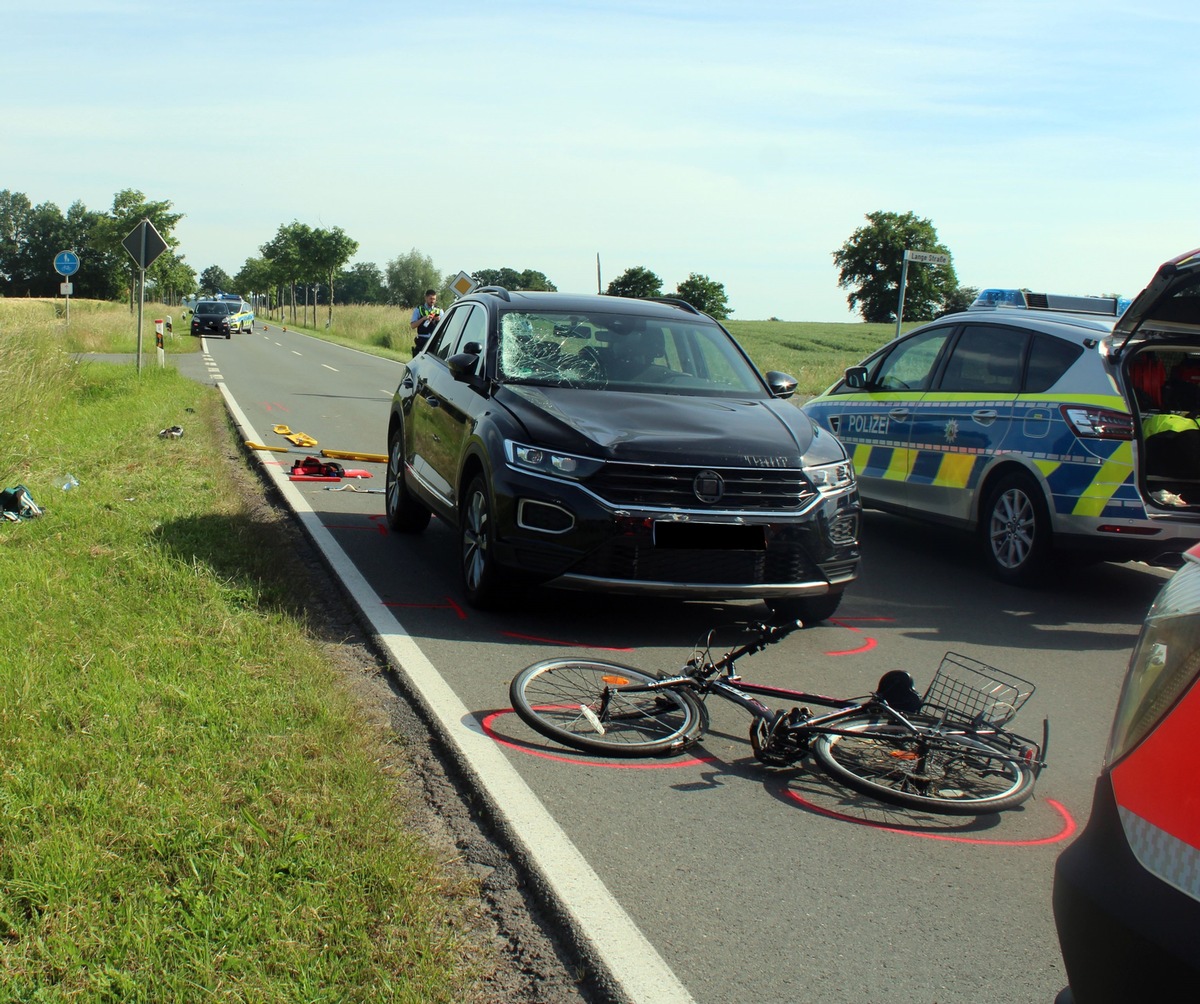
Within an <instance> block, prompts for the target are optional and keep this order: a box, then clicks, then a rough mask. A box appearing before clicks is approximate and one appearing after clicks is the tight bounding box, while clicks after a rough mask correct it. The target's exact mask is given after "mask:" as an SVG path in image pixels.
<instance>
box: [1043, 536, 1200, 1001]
mask: <svg viewBox="0 0 1200 1004" xmlns="http://www.w3.org/2000/svg"><path fill="white" fill-rule="evenodd" d="M1197 737H1200V546H1198V547H1195V548H1193V549H1191V550H1190V551H1188V552H1187V555H1186V559H1185V561H1184V565H1183V567H1182V568H1181V569H1180V570H1179V571H1178V572H1176V573H1175V575H1174V576H1173V577H1172V578H1171V579H1170V580H1169V581H1168V583H1167V584H1166V586H1164V588H1163V590H1162V591H1161V592H1160V594H1159V596H1158V598H1157V599H1156V600H1155V602H1154V604H1153V606H1151V608H1150V612H1149V614H1148V615H1147V617H1146V621H1145V624H1144V625H1143V628H1142V632H1141V635H1140V636H1139V639H1138V642H1137V645H1136V647H1135V648H1134V651H1133V655H1132V657H1131V659H1130V662H1129V669H1128V671H1127V673H1126V676H1125V681H1124V685H1123V687H1122V690H1121V696H1120V699H1119V701H1118V704H1117V713H1116V717H1115V721H1114V724H1113V730H1112V736H1111V738H1110V740H1109V746H1108V752H1107V754H1106V756H1105V764H1104V769H1103V771H1102V773H1101V775H1100V778H1099V780H1098V782H1097V784H1096V792H1095V797H1094V800H1093V804H1092V812H1091V816H1090V818H1089V821H1088V825H1087V827H1086V828H1085V829H1084V831H1083V832H1082V833H1081V834H1080V836H1079V837H1078V838H1077V839H1076V841H1075V843H1073V844H1072V845H1071V846H1070V847H1069V848H1068V849H1067V850H1066V851H1064V852H1063V853H1062V854H1061V855H1060V856H1059V859H1058V862H1057V864H1056V868H1055V875H1054V895H1053V903H1054V919H1055V923H1056V925H1057V928H1058V935H1059V944H1060V946H1061V948H1062V955H1063V961H1064V963H1065V965H1066V970H1067V976H1068V979H1069V981H1070V985H1069V987H1068V988H1066V989H1065V990H1064V991H1063V992H1062V993H1061V994H1059V996H1058V998H1057V1004H1110V1002H1111V1004H1117V1002H1120V1004H1129V1002H1140V1001H1174V1000H1178V1001H1194V1000H1200V784H1197V780H1196V779H1197V777H1200V742H1197Z"/></svg>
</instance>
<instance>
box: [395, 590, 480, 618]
mask: <svg viewBox="0 0 1200 1004" xmlns="http://www.w3.org/2000/svg"><path fill="white" fill-rule="evenodd" d="M383 605H384V606H385V607H405V608H412V609H414V610H453V611H454V612H455V614H457V615H458V619H459V620H460V621H465V620H466V619H467V614H466V611H464V610H463V608H462V607H460V606H459V605H458V604H457V603H455V602H454V601H453V600H452V599H450V597H449V596H447V597H446V602H445V603H400V602H398V601H396V600H384V601H383Z"/></svg>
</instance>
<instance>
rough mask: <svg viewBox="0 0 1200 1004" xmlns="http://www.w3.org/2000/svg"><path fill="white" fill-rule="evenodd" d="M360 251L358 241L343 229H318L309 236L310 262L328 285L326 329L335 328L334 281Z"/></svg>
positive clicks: (314, 311) (314, 304)
mask: <svg viewBox="0 0 1200 1004" xmlns="http://www.w3.org/2000/svg"><path fill="white" fill-rule="evenodd" d="M357 250H358V241H356V240H355V239H354V238H353V237H350V236H349V235H348V234H347V233H346V232H345V231H344V230H342V228H341V227H334V228H333V229H332V230H325V229H324V228H322V227H318V228H316V229H315V230H313V231H312V232H311V233H310V234H309V247H308V255H309V262H310V264H311V265H312V267H313V268H314V269H315V270H316V272H317V275H318V276H319V278H320V279H321V281H322V282H324V283H325V285H326V292H327V293H328V298H327V303H328V306H329V310H328V313H327V314H326V315H325V327H327V328H329V327H332V326H333V296H334V281H335V280H336V279H337V276H338V273H339V272H340V271H341V270H342V268H343V267H345V264H346V262H348V261H349V260H350V259H351V258H353V257H354V252H355V251H357ZM313 317H314V318H315V317H316V303H315V301H314V303H313Z"/></svg>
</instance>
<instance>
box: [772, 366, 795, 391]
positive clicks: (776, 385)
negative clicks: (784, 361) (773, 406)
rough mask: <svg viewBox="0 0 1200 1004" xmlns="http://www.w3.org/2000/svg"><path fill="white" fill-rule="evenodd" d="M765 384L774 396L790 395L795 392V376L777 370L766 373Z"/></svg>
mask: <svg viewBox="0 0 1200 1004" xmlns="http://www.w3.org/2000/svg"><path fill="white" fill-rule="evenodd" d="M767 386H768V387H770V388H771V393H772V394H774V395H775V396H776V397H791V396H792V395H793V394H795V393H796V378H795V377H794V376H789V375H788V374H787V373H780V372H779V371H778V370H771V371H770V372H768V373H767Z"/></svg>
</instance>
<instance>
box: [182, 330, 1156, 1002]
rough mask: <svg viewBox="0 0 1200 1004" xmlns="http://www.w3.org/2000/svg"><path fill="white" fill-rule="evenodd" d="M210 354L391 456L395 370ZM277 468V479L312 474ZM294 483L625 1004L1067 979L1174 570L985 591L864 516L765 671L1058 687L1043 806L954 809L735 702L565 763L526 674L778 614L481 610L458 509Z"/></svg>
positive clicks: (859, 994) (265, 342)
mask: <svg viewBox="0 0 1200 1004" xmlns="http://www.w3.org/2000/svg"><path fill="white" fill-rule="evenodd" d="M399 324H403V319H402V318H399V317H398V325H399ZM206 345H207V354H206V356H205V357H203V358H202V362H201V358H198V359H197V363H196V365H204V366H205V373H206V374H207V378H208V379H211V380H212V381H213V382H216V383H220V384H222V385H223V387H224V392H225V394H226V396H227V398H228V399H229V402H230V407H231V410H232V411H233V413H234V415H235V417H236V418H237V420H238V421H239V422H240V423H242V424H243V426H244V429H245V432H246V438H248V439H250V438H253V439H257V441H259V442H267V443H272V444H278V445H281V446H286V445H289V444H287V443H286V442H285V441H284V440H283V439H282V437H281V436H279V435H276V434H274V433H273V432H271V428H272V426H274V425H275V424H280V423H282V424H286V425H288V426H289V427H290V428H291V429H292V430H293V431H297V432H299V431H302V432H305V433H307V434H309V435H311V436H313V437H315V438H316V439H318V440H319V447H318V449H319V448H321V447H325V448H333V449H342V450H355V451H363V452H369V453H379V454H383V453H385V452H386V442H385V438H386V426H387V414H388V402H389V400H390V397H391V393H392V391H393V389H394V387H395V385H396V382H397V379H398V370H399V366H398V364H396V363H393V362H389V361H386V360H381V359H378V358H375V357H372V356H369V355H366V354H364V353H360V352H356V351H353V350H348V349H342V348H339V347H337V346H333V345H329V344H327V343H324V342H322V341H320V340H317V339H313V338H310V337H308V336H305V335H302V334H299V333H296V332H292V331H284V330H283V329H282V328H281V327H280V326H278V325H275V324H271V325H269V326H268V327H266V328H265V329H264V328H263V327H262V326H261V325H260V326H259V328H258V329H256V331H255V332H254V333H253V334H251V335H245V336H241V337H239V336H236V335H235V336H234V338H233V339H231V340H229V341H227V342H226V341H218V342H208V343H206ZM264 456H265V457H266V462H267V463H268V464H269V465H271V466H273V467H274V468H275V469H276V470H283V469H285V468H286V467H287V466H290V463H291V461H292V460H293V459H294V457H292V456H289V455H285V454H276V455H271V456H267V455H264ZM348 465H349V462H348ZM353 466H362V467H365V468H367V469H369V470H371V471H372V472H373V473H374V477H373V478H372V479H370V480H363V481H358V482H353V484H354V485H355V486H356V487H358V488H361V489H375V490H378V489H382V487H383V480H384V478H383V476H384V469H383V467H382V465H378V464H377V465H371V464H358V463H354V464H353ZM283 485H284V488H285V493H286V494H288V497H289V499H290V500H291V501H292V503H293V505H294V506H295V507H296V508H297V510H298V515H299V517H300V518H301V519H303V520H304V521H305V522H306V525H307V526H308V527H309V529H310V532H312V533H314V536H315V538H316V539H317V542H318V544H320V545H321V546H323V547H325V548H326V550H327V551H328V552H329V553H330V554H331V555H332V560H333V563H334V567H335V569H336V570H337V571H338V572H339V574H340V575H342V577H343V579H344V580H346V581H347V582H348V584H349V586H350V588H351V589H352V590H353V591H355V594H356V595H357V596H358V597H359V603H360V607H362V608H363V610H364V613H365V614H366V616H367V617H368V618H369V619H370V620H371V623H372V624H373V625H374V626H375V630H376V633H377V635H378V636H379V638H380V639H381V642H382V643H383V644H384V645H385V646H386V647H388V648H389V649H390V651H391V653H392V657H393V659H394V661H396V662H397V663H398V664H399V665H400V666H401V671H402V672H403V673H404V674H405V676H406V678H407V679H408V681H409V683H410V685H411V686H413V687H416V688H417V689H418V690H420V691H421V692H422V693H424V694H425V696H426V699H427V701H428V702H429V706H430V707H431V708H432V709H433V712H434V714H436V715H437V716H438V717H439V718H440V720H441V722H442V723H443V727H444V728H445V731H446V733H447V736H448V739H449V741H450V742H451V743H452V744H453V745H454V746H455V747H456V748H457V749H458V750H459V754H460V755H461V756H462V757H463V759H464V761H465V762H466V766H467V771H468V773H469V774H470V775H471V776H474V777H475V778H476V779H477V782H478V784H479V785H480V788H481V791H482V792H483V793H484V794H483V797H484V799H485V801H487V802H488V803H489V804H491V805H492V806H493V808H494V809H495V810H496V811H498V812H499V813H501V814H502V815H503V817H504V820H505V821H506V825H507V827H508V829H509V832H511V833H512V835H513V837H514V839H515V840H516V841H517V842H518V844H519V845H521V846H523V847H524V848H525V850H526V851H527V853H528V854H529V856H530V859H531V863H532V866H533V867H534V869H535V871H537V872H538V874H539V875H540V876H541V878H542V880H543V881H544V882H545V883H546V885H547V886H548V888H549V889H550V890H551V891H552V893H553V894H554V895H556V896H558V897H561V898H562V899H563V901H564V904H565V909H566V910H567V912H568V913H569V914H570V915H571V916H572V918H573V919H574V922H575V924H576V925H577V927H578V928H579V929H580V930H582V931H583V933H584V934H585V935H586V937H588V938H589V939H592V941H593V942H594V944H595V945H596V954H597V957H598V958H599V959H600V960H601V961H602V962H603V964H604V965H606V966H609V967H610V969H611V973H612V985H613V986H614V988H615V989H614V993H615V994H617V995H618V996H621V997H623V998H625V999H627V1000H629V1001H637V1002H639V1004H642V1002H644V1004H651V1002H666V1001H678V1002H687V1001H698V1002H703V1004H710V1002H711V1004H725V1002H731V1004H732V1002H735V1001H736V1002H742V1001H746V1000H757V1001H811V1002H830V1004H833V1002H855V1004H863V1002H884V1001H887V1002H913V1004H917V1002H939V1004H948V1002H965V1001H989V1002H1010V1001H1011V1002H1031V1004H1032V1002H1049V1001H1052V1000H1053V998H1054V995H1055V994H1056V993H1057V992H1058V990H1060V989H1061V988H1062V986H1063V985H1064V983H1065V976H1064V974H1063V970H1062V965H1061V960H1060V956H1059V952H1058V946H1057V940H1056V937H1055V933H1054V925H1053V918H1052V915H1051V909H1050V888H1051V877H1052V871H1053V866H1054V861H1055V859H1056V857H1057V855H1058V854H1059V852H1060V851H1061V850H1062V849H1063V848H1064V847H1065V846H1066V845H1067V843H1068V842H1069V841H1070V839H1071V838H1072V836H1073V835H1074V834H1075V833H1077V832H1078V828H1079V827H1081V826H1082V825H1083V824H1084V823H1085V822H1086V819H1087V814H1088V811H1089V808H1090V803H1091V793H1092V785H1093V782H1094V779H1095V776H1096V772H1097V769H1098V767H1099V764H1100V761H1101V757H1102V755H1103V752H1104V746H1105V742H1106V740H1107V736H1108V730H1109V727H1110V724H1111V720H1112V714H1113V709H1114V705H1115V700H1116V696H1117V691H1118V689H1119V685H1120V680H1121V677H1122V674H1123V672H1124V669H1125V665H1126V663H1127V661H1128V658H1129V652H1130V649H1131V647H1132V643H1133V640H1134V638H1135V637H1136V634H1137V630H1138V628H1139V626H1140V623H1141V620H1142V618H1143V616H1144V615H1145V612H1146V609H1147V607H1148V606H1149V604H1150V602H1151V600H1152V599H1153V597H1154V594H1155V593H1156V591H1157V590H1158V588H1159V586H1160V585H1161V583H1162V581H1163V580H1164V579H1165V578H1166V576H1167V575H1168V573H1167V572H1165V571H1162V570H1154V569H1149V568H1146V567H1145V566H1140V565H1112V564H1096V565H1090V566H1086V567H1083V566H1067V565H1064V566H1063V567H1062V568H1061V569H1059V570H1058V573H1057V574H1056V575H1055V576H1054V578H1053V581H1052V582H1051V583H1049V584H1048V585H1047V586H1046V587H1044V588H1040V589H1037V590H1020V589H1015V588H1011V587H1007V586H1004V585H1001V584H999V583H997V582H994V581H993V580H991V579H990V578H988V577H987V575H986V574H985V573H984V572H983V570H982V568H981V565H980V563H979V562H978V560H977V558H976V556H975V554H974V552H973V542H972V541H971V539H970V538H968V537H966V536H963V535H957V534H953V533H949V532H947V531H944V530H936V529H927V528H924V527H920V526H916V525H914V524H911V523H908V522H904V521H900V520H897V519H893V518H891V517H887V516H884V515H882V514H879V513H874V512H870V513H868V514H867V517H866V521H865V527H864V533H863V550H864V556H865V557H864V562H863V569H862V576H861V579H860V580H859V582H858V583H856V584H855V586H854V587H852V589H851V590H850V592H849V593H848V594H847V597H846V599H845V601H844V602H843V605H842V607H841V609H840V610H839V612H838V615H837V617H836V619H835V620H833V621H831V622H829V623H827V624H823V625H819V626H816V627H813V628H809V629H806V630H805V631H803V632H798V633H796V634H793V635H792V636H790V637H789V638H788V639H787V640H786V641H784V642H783V643H782V644H780V645H777V646H774V647H772V648H770V649H768V650H767V651H765V652H763V653H761V654H758V655H755V656H753V657H752V658H749V659H747V660H745V662H744V663H742V664H741V667H742V672H743V675H744V676H745V678H746V679H750V680H756V681H761V682H766V683H777V684H781V685H785V686H793V687H802V688H805V689H809V690H813V691H816V692H818V693H830V694H834V695H838V696H853V695H859V694H865V693H866V692H868V691H869V690H870V689H872V687H873V685H874V684H875V682H876V681H877V680H878V678H879V676H880V675H881V674H882V673H883V672H884V671H886V670H889V669H894V668H903V669H907V670H909V671H910V672H911V673H912V674H913V676H914V677H915V678H916V681H917V684H918V688H919V689H922V688H923V687H924V685H925V684H926V683H927V682H928V681H929V679H930V678H931V676H932V675H933V673H934V671H935V669H936V668H937V665H938V662H939V661H940V659H941V658H942V656H943V655H944V654H945V653H946V652H947V651H954V652H959V653H962V654H964V655H967V656H970V657H971V658H974V659H978V660H980V661H982V662H984V663H987V664H989V665H993V666H997V667H1000V668H1002V669H1004V670H1007V671H1009V672H1012V673H1015V674H1017V675H1019V676H1021V677H1024V678H1026V679H1028V680H1031V681H1033V682H1034V683H1036V684H1037V692H1036V694H1035V695H1034V697H1033V698H1032V699H1031V700H1030V702H1029V704H1028V705H1027V706H1026V708H1025V710H1024V711H1023V712H1022V713H1021V716H1020V717H1018V719H1017V721H1016V723H1014V724H1015V726H1017V727H1018V728H1020V727H1021V726H1023V727H1024V731H1026V732H1027V733H1029V734H1031V735H1035V736H1039V735H1040V730H1041V721H1042V718H1043V717H1048V718H1049V719H1050V722H1051V743H1050V749H1049V761H1050V767H1049V769H1048V770H1047V771H1046V772H1045V773H1043V775H1042V777H1041V779H1040V780H1039V783H1038V787H1037V792H1036V795H1035V797H1034V799H1033V800H1031V801H1030V802H1028V803H1027V804H1026V805H1025V806H1024V807H1022V808H1021V809H1019V810H1016V811H1012V812H1008V813H1003V814H1000V815H996V816H986V817H978V818H974V817H967V818H954V817H936V816H928V815H923V814H920V813H914V812H909V811H904V810H897V809H892V808H888V807H886V806H883V805H880V804H877V803H874V802H872V801H871V800H869V799H865V798H862V797H859V796H856V795H854V794H853V793H851V792H848V791H846V790H844V789H841V788H839V787H838V786H837V785H835V784H834V783H833V782H831V781H830V780H829V779H827V778H826V777H825V776H824V775H823V774H821V773H820V771H819V769H818V768H817V767H815V766H814V765H813V764H811V763H807V762H806V763H805V764H804V765H802V766H800V767H798V768H788V769H783V770H773V769H768V768H765V767H762V766H760V765H759V764H757V762H756V761H755V760H754V759H753V756H752V754H751V751H750V747H749V744H748V742H747V728H748V725H749V720H748V718H747V717H746V716H745V714H744V713H743V712H741V711H739V710H738V709H736V708H734V707H732V706H730V705H726V704H722V703H717V704H714V705H713V706H712V707H711V708H710V710H711V713H712V725H711V728H710V730H709V732H708V734H707V736H706V738H705V740H704V741H703V743H702V744H701V745H700V746H699V747H696V748H693V749H692V750H689V751H688V753H687V754H686V755H684V756H681V757H678V758H675V759H673V760H667V761H657V760H655V761H623V762H618V761H605V760H602V759H596V758H589V757H587V756H584V755H581V754H575V753H572V752H571V751H568V750H565V749H561V748H557V747H554V746H553V745H552V744H550V743H547V742H545V741H543V740H542V739H540V737H538V736H536V735H535V734H534V733H532V732H531V731H529V730H528V729H527V728H526V727H525V726H524V724H523V723H522V722H521V721H520V720H519V719H517V718H516V716H515V715H514V714H513V713H512V712H511V711H510V710H509V709H508V706H507V705H508V698H507V685H508V682H509V680H510V679H511V677H512V676H513V675H514V674H515V673H516V672H517V671H518V670H519V669H520V668H522V667H523V666H525V665H527V664H529V663H532V662H535V661H537V660H539V659H543V658H547V657H549V656H551V655H554V654H558V653H563V652H570V653H574V654H577V655H594V656H596V657H599V658H605V659H610V660H616V661H620V662H626V663H628V664H630V665H633V666H637V667H642V668H647V669H657V670H673V669H676V668H678V666H679V665H681V663H682V662H683V660H684V659H686V658H687V656H688V655H689V654H690V652H691V650H692V646H693V644H694V643H696V642H697V641H698V640H699V639H701V638H702V637H703V636H704V635H705V634H706V633H707V631H708V630H709V629H710V628H712V627H716V626H727V627H728V626H735V625H738V624H743V625H744V624H747V623H752V622H754V621H756V620H759V619H763V618H765V617H766V615H767V610H766V607H765V606H763V605H761V604H758V603H751V602H740V603H728V604H720V603H711V602H690V603H674V602H665V601H663V602H655V601H649V600H646V599H628V598H619V597H610V598H604V597H595V596H588V595H584V594H573V593H566V592H555V591H551V590H544V589H541V590H528V591H527V592H526V593H525V594H524V595H521V596H517V597H514V601H513V604H512V606H511V608H510V609H508V610H506V611H504V612H502V613H487V614H484V613H480V612H477V611H474V610H472V609H470V608H469V607H468V606H467V605H466V603H465V600H464V598H463V593H462V589H461V586H460V584H459V579H458V571H457V552H456V539H455V535H454V533H453V532H452V530H451V528H449V527H446V526H444V525H442V524H440V523H439V521H438V520H436V519H435V520H434V521H433V523H432V524H431V526H430V527H429V529H428V530H426V531H425V533H423V534H421V535H420V536H415V537H410V536H405V535H400V534H393V533H390V532H389V531H388V530H387V526H386V521H385V520H384V518H383V499H382V495H380V494H376V493H369V492H365V491H361V492H352V491H349V490H343V491H330V490H329V488H330V487H331V486H330V485H328V484H325V483H319V482H314V483H296V484H291V483H288V482H287V481H286V479H284V481H283ZM719 637H722V636H719Z"/></svg>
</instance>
